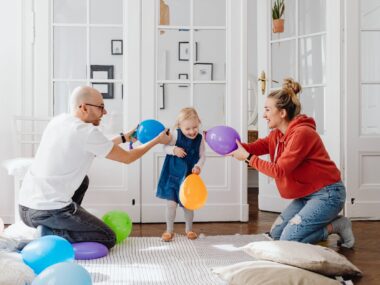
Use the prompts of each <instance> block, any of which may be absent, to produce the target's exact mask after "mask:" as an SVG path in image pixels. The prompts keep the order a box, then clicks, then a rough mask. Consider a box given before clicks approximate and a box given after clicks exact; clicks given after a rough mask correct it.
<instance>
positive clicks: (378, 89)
mask: <svg viewBox="0 0 380 285" xmlns="http://www.w3.org/2000/svg"><path fill="white" fill-rule="evenodd" d="M361 91H362V96H361V98H362V100H361V133H362V134H363V135H370V134H372V135H373V134H376V135H379V134H380V112H379V110H380V85H379V84H368V85H367V84H366V85H362V90H361Z"/></svg>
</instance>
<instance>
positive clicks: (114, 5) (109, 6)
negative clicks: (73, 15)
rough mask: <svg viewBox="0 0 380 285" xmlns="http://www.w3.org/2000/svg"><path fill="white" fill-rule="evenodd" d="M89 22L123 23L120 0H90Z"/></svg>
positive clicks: (121, 2)
mask: <svg viewBox="0 0 380 285" xmlns="http://www.w3.org/2000/svg"><path fill="white" fill-rule="evenodd" d="M89 3H90V24H114V25H115V24H117V25H122V24H123V1H122V0H91V1H89Z"/></svg>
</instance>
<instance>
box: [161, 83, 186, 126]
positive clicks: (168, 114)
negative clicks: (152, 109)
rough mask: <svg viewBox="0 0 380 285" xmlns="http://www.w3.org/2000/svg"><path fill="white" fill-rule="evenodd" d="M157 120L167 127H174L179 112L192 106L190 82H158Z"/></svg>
mask: <svg viewBox="0 0 380 285" xmlns="http://www.w3.org/2000/svg"><path fill="white" fill-rule="evenodd" d="M156 94H157V98H156V111H157V120H159V121H160V122H161V123H163V124H164V126H165V127H168V128H169V127H170V128H171V127H173V126H174V124H175V120H176V118H177V115H178V112H179V111H180V110H181V109H182V108H185V107H189V106H191V101H190V98H191V96H190V86H189V85H188V84H157V92H156Z"/></svg>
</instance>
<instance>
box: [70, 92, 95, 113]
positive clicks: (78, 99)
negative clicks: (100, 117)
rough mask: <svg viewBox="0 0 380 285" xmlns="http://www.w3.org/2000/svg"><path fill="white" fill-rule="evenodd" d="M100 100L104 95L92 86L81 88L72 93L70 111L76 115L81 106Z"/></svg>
mask: <svg viewBox="0 0 380 285" xmlns="http://www.w3.org/2000/svg"><path fill="white" fill-rule="evenodd" d="M100 98H102V94H100V93H99V91H98V90H96V89H94V88H92V87H90V86H79V87H77V88H75V89H74V91H73V92H72V93H71V96H70V111H71V113H73V114H74V113H75V112H76V110H77V109H78V107H79V106H80V105H81V104H83V103H91V102H93V101H94V100H96V101H97V100H99V99H100Z"/></svg>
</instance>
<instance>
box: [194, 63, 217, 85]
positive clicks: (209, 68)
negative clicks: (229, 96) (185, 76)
mask: <svg viewBox="0 0 380 285" xmlns="http://www.w3.org/2000/svg"><path fill="white" fill-rule="evenodd" d="M213 73H214V65H213V64H212V63H211V62H196V63H194V80H206V81H212V80H213V79H214V74H213Z"/></svg>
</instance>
